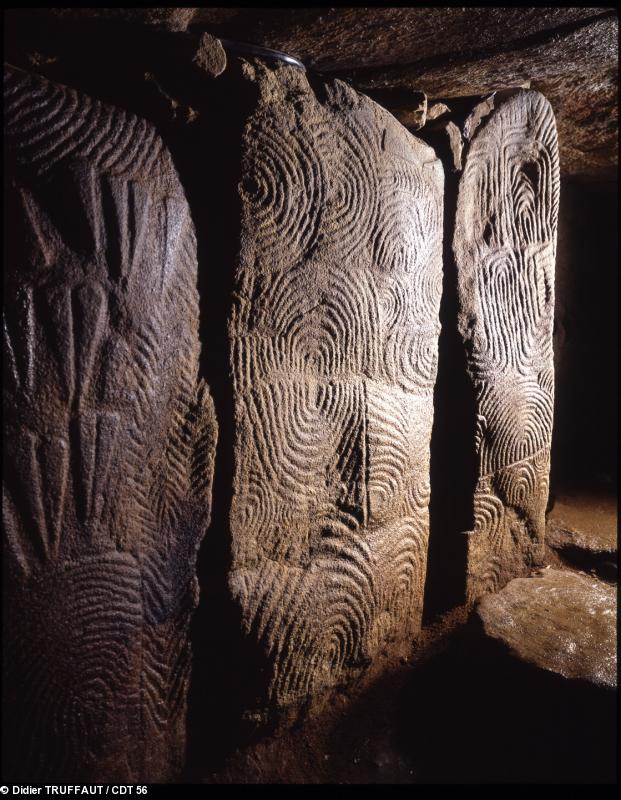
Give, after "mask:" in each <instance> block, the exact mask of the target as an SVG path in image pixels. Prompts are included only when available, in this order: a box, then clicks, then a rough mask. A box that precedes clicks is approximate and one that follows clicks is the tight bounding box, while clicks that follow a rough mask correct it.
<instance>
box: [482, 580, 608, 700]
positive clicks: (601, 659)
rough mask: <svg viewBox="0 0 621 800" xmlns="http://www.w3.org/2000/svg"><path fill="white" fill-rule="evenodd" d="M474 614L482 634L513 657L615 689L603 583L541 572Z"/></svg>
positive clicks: (486, 599)
mask: <svg viewBox="0 0 621 800" xmlns="http://www.w3.org/2000/svg"><path fill="white" fill-rule="evenodd" d="M476 613H477V615H478V617H479V618H480V620H481V622H482V623H483V628H484V631H485V634H486V635H487V636H488V637H491V638H492V639H495V640H496V641H498V642H500V643H501V644H503V645H504V646H505V647H506V648H508V650H509V651H510V652H511V653H512V654H513V655H514V656H515V657H516V658H518V659H521V660H522V661H525V662H527V663H529V664H533V665H534V666H537V667H540V668H541V669H544V670H548V671H550V672H555V673H557V674H559V675H562V676H563V677H565V678H569V679H572V680H582V681H587V682H589V683H592V684H595V685H597V686H601V687H606V688H616V685H617V657H616V601H615V590H614V588H613V587H611V586H608V585H607V584H605V583H603V582H602V581H599V580H597V579H595V578H591V577H589V576H587V575H583V574H580V573H576V572H569V571H561V570H554V569H546V570H542V571H541V572H540V573H539V574H537V575H535V576H534V577H531V578H516V579H515V580H513V581H511V582H510V583H509V584H508V585H507V586H506V587H505V588H504V589H503V590H502V591H500V592H498V593H497V594H494V595H487V596H486V597H484V598H483V599H482V600H481V602H480V603H479V605H478V606H477V610H476Z"/></svg>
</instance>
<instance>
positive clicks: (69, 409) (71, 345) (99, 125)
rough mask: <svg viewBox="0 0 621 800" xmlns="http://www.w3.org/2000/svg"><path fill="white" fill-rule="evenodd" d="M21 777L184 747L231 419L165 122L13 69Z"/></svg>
mask: <svg viewBox="0 0 621 800" xmlns="http://www.w3.org/2000/svg"><path fill="white" fill-rule="evenodd" d="M5 115H6V131H5V133H6V142H7V167H8V170H7V184H8V191H7V194H6V210H7V223H8V224H7V234H8V236H7V239H8V245H7V250H6V251H5V266H4V290H5V292H4V308H3V346H4V354H3V364H4V376H3V386H4V441H5V464H4V471H3V475H4V481H3V493H4V498H3V515H4V534H3V537H4V538H3V551H4V552H3V566H4V577H5V584H4V611H5V619H4V627H3V630H4V649H3V658H4V668H5V675H4V681H3V689H4V695H5V697H4V701H3V706H4V726H5V729H4V737H3V739H4V743H5V751H6V752H5V760H4V766H5V771H6V772H5V777H6V775H7V774H11V775H16V776H19V775H21V776H25V777H27V778H28V779H30V780H37V779H39V778H40V779H45V780H48V781H49V780H53V779H54V780H61V779H74V780H82V781H87V782H88V781H100V782H101V781H106V782H108V781H109V782H132V781H137V780H147V779H148V780H149V781H158V780H165V779H169V778H171V777H173V776H174V775H175V773H176V772H177V771H178V769H179V768H180V766H181V765H182V763H183V757H184V749H185V703H186V691H187V683H188V670H189V656H190V653H189V643H188V637H187V630H188V625H189V618H190V613H191V611H192V609H193V607H194V605H195V603H196V599H197V586H196V579H195V574H194V570H195V559H196V551H197V548H198V544H199V542H200V539H201V538H202V536H203V534H204V531H205V529H206V526H207V524H208V519H209V509H210V494H211V481H212V472H213V455H214V448H215V439H216V424H215V417H214V411H213V407H212V403H211V398H210V395H209V392H208V390H207V387H206V386H205V385H204V384H199V382H198V354H199V341H198V297H197V290H196V274H197V263H196V244H195V236H194V230H193V225H192V221H191V219H190V215H189V209H188V205H187V202H186V200H185V197H184V194H183V191H182V189H181V186H180V184H179V180H178V178H177V175H176V172H175V169H174V167H173V165H172V163H171V160H170V156H169V154H168V152H167V150H166V149H165V147H164V146H163V144H162V141H161V140H160V138H159V136H158V135H157V133H156V131H155V130H154V129H153V128H152V126H151V125H150V124H148V123H147V122H145V121H144V120H141V119H138V118H136V117H134V116H133V115H132V114H130V113H127V112H125V111H122V110H120V109H115V108H110V107H107V106H105V105H103V104H101V103H100V102H98V101H96V100H92V99H90V98H89V97H86V96H84V95H82V94H80V93H78V92H75V91H72V90H71V89H67V88H65V87H62V86H56V85H53V84H50V83H48V82H46V81H44V80H43V79H41V78H39V77H35V76H31V75H28V74H26V73H24V72H21V71H18V70H14V69H13V68H5Z"/></svg>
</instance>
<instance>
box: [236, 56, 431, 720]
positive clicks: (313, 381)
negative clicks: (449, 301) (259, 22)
mask: <svg viewBox="0 0 621 800" xmlns="http://www.w3.org/2000/svg"><path fill="white" fill-rule="evenodd" d="M246 77H247V80H248V81H250V82H251V83H253V84H255V85H256V87H257V89H258V93H259V97H258V102H257V105H256V109H255V111H254V113H253V114H252V115H251V116H250V118H249V119H248V122H247V125H246V128H245V133H244V142H243V147H244V156H243V173H242V174H243V176H244V177H243V180H242V183H241V185H240V194H241V201H242V235H241V248H240V255H239V262H238V264H237V271H236V289H235V297H236V300H235V304H234V308H233V310H232V313H231V316H230V322H229V335H230V348H231V369H232V372H233V376H234V391H235V421H236V431H235V445H234V446H235V475H234V485H233V489H234V496H233V504H232V509H231V517H230V521H231V532H232V547H233V563H232V571H231V575H230V586H231V591H232V593H233V595H234V597H235V598H236V601H237V603H238V604H239V606H240V608H241V611H242V619H243V626H244V628H245V631H246V634H247V636H248V637H250V638H251V639H252V640H253V641H255V642H256V646H257V647H258V648H260V650H261V651H262V652H263V653H264V656H265V659H266V662H267V665H268V666H267V670H266V672H267V675H266V682H267V686H266V690H267V699H268V701H270V702H272V703H273V704H275V705H278V706H280V705H287V704H289V703H293V702H295V701H297V700H301V699H304V700H305V699H307V698H308V697H309V696H312V694H313V692H315V691H317V690H318V689H320V688H321V687H324V686H329V685H333V684H335V683H336V682H338V681H339V680H340V679H341V678H343V677H345V676H346V673H347V671H348V670H351V669H355V668H360V667H362V666H363V665H366V664H367V663H368V662H369V660H370V659H371V658H372V656H373V655H374V654H375V653H376V652H377V651H378V649H379V648H380V646H381V645H382V644H383V643H385V642H386V641H387V640H389V639H390V638H401V639H403V638H407V637H410V636H412V635H414V634H416V632H417V631H418V629H419V627H420V620H421V606H422V597H423V586H424V579H425V566H426V552H427V537H428V498H429V438H430V431H431V423H432V416H433V406H432V393H433V385H434V379H435V373H436V354H437V337H438V327H439V324H438V307H439V301H440V292H441V240H442V188H443V175H442V167H441V165H440V162H439V161H438V160H437V159H436V158H435V155H434V153H433V151H432V150H431V148H429V147H427V146H426V145H424V144H423V143H422V142H420V141H418V140H417V139H415V138H414V137H412V136H411V135H410V134H409V133H408V132H407V131H406V130H405V128H403V127H402V126H400V125H399V124H398V123H397V122H396V121H395V120H394V118H392V117H391V115H390V114H388V113H387V112H385V111H384V110H383V109H381V108H380V107H379V106H377V105H376V104H375V103H373V102H372V101H370V100H369V99H368V98H365V97H362V96H361V95H358V94H357V93H355V92H354V91H353V90H351V89H349V88H348V87H347V86H346V85H345V84H342V83H341V82H338V81H336V82H331V83H328V84H322V85H321V86H319V87H318V89H317V94H315V92H314V91H313V90H312V89H311V87H310V86H309V83H308V81H307V79H306V77H305V76H304V74H303V73H302V72H301V71H299V70H296V69H295V68H290V67H284V68H281V69H276V70H274V71H271V70H268V69H267V68H266V67H264V66H262V65H260V64H259V63H257V64H256V65H254V66H252V65H248V66H247V68H246Z"/></svg>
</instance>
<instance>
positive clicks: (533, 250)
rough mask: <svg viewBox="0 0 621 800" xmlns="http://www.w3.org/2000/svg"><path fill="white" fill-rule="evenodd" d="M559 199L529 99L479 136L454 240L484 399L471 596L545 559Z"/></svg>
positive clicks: (551, 136)
mask: <svg viewBox="0 0 621 800" xmlns="http://www.w3.org/2000/svg"><path fill="white" fill-rule="evenodd" d="M558 196H559V168H558V150H557V139H556V128H555V123H554V115H553V113H552V110H551V108H550V105H549V103H548V102H547V101H546V100H545V98H544V97H543V96H542V95H540V94H538V93H537V92H532V91H527V92H520V93H518V94H516V95H515V96H513V97H511V98H510V99H508V100H506V101H505V102H504V103H502V104H501V105H500V107H499V108H498V110H497V111H495V112H493V113H492V114H491V116H490V117H489V118H488V119H487V121H486V122H485V123H484V124H483V125H482V127H481V128H480V130H479V131H478V133H477V134H476V135H475V137H474V139H473V141H472V145H471V147H470V149H469V151H468V155H467V158H466V164H465V167H464V172H463V175H462V177H461V180H460V184H459V197H458V206H457V219H456V227H455V235H454V240H453V249H454V254H455V259H456V262H457V267H458V283H459V295H460V304H461V309H460V320H459V324H460V331H461V334H462V336H463V338H464V343H465V346H466V350H467V355H468V370H469V374H470V377H471V379H472V382H473V385H474V388H475V393H476V398H477V442H476V445H477V452H478V459H479V476H478V484H477V488H476V492H475V497H474V529H473V531H472V532H471V533H470V537H469V554H468V576H467V581H468V597H469V599H470V601H474V600H476V599H477V598H478V597H479V596H480V595H482V594H484V593H486V592H490V591H495V590H496V589H498V588H500V587H501V586H502V585H504V584H505V583H506V582H507V581H508V580H509V579H510V578H512V577H515V576H517V575H521V574H524V573H525V572H527V571H528V569H529V568H530V567H531V566H532V565H535V564H537V563H540V562H541V560H542V558H543V553H544V550H543V548H544V532H545V509H546V504H547V499H548V488H549V470H550V461H549V457H550V444H551V438H552V414H553V402H554V364H553V356H552V328H553V321H554V262H555V253H556V229H557V217H558Z"/></svg>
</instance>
